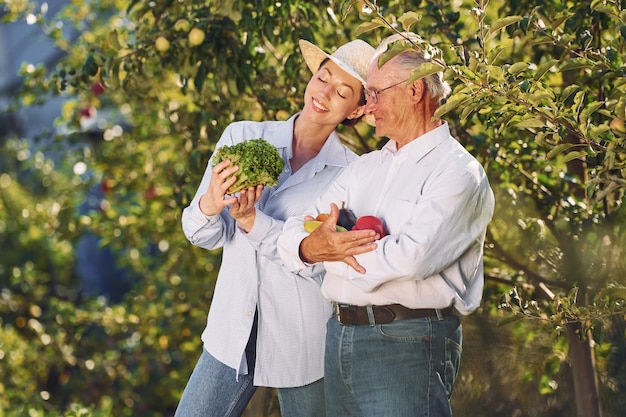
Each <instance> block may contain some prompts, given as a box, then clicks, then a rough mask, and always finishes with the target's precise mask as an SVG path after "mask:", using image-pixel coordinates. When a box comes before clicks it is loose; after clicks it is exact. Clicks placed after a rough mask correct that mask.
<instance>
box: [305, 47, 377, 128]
mask: <svg viewBox="0 0 626 417" xmlns="http://www.w3.org/2000/svg"><path fill="white" fill-rule="evenodd" d="M299 44H300V51H302V56H303V57H304V61H305V62H306V65H307V66H308V67H309V69H310V70H311V72H312V73H314V74H315V73H316V72H317V71H318V70H319V68H320V64H321V63H322V61H324V60H325V59H326V58H328V59H330V60H331V61H333V62H334V63H335V64H337V65H338V66H339V67H340V68H341V69H342V70H344V71H345V72H347V73H348V74H350V75H351V76H353V77H354V78H356V79H357V80H359V81H361V84H363V88H365V84H366V81H365V79H366V78H367V73H368V71H369V69H370V63H371V61H372V59H373V58H374V52H375V49H374V48H373V47H372V46H371V45H369V44H368V43H367V42H365V41H362V40H360V39H356V40H353V41H350V42H348V43H346V44H343V45H341V46H340V47H339V48H337V50H336V51H335V52H334V53H333V54H332V55H330V54H327V53H326V52H324V51H322V50H321V49H320V48H318V47H317V46H315V45H313V44H312V43H311V42H309V41H305V40H304V39H300V42H299ZM362 120H363V121H364V122H366V123H367V124H369V125H372V126H374V117H373V116H372V115H367V114H366V115H363V119H362Z"/></svg>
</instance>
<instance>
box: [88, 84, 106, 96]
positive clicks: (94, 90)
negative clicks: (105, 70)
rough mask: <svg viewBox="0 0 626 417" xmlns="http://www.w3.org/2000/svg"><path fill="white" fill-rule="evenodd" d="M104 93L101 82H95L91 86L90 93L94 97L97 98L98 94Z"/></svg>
mask: <svg viewBox="0 0 626 417" xmlns="http://www.w3.org/2000/svg"><path fill="white" fill-rule="evenodd" d="M104 91H105V87H104V85H102V83H101V82H95V83H93V84H91V92H92V93H93V94H94V95H96V96H99V95H100V94H102V93H104Z"/></svg>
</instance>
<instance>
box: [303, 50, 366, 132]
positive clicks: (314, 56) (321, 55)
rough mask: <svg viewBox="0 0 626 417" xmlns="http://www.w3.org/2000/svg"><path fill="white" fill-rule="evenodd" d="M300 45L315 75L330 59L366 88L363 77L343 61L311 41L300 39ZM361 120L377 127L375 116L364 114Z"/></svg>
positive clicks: (307, 63) (308, 65)
mask: <svg viewBox="0 0 626 417" xmlns="http://www.w3.org/2000/svg"><path fill="white" fill-rule="evenodd" d="M298 43H299V45H300V51H301V52H302V57H303V58H304V62H306V65H307V67H309V70H310V71H311V72H312V73H313V74H315V73H316V72H317V71H318V70H319V69H320V65H321V64H322V62H324V60H325V59H330V60H331V61H333V62H334V63H335V64H336V65H337V66H339V68H341V69H342V70H344V71H345V72H346V73H348V74H350V75H351V76H352V77H354V78H356V79H357V80H359V81H360V82H361V85H363V88H365V84H366V81H365V79H363V77H361V76H360V75H359V74H358V73H357V72H356V71H354V69H352V68H351V67H350V66H348V65H346V64H345V63H344V62H343V61H341V60H338V59H335V58H334V57H333V56H332V55H330V54H327V53H326V52H324V51H323V50H321V49H320V48H318V47H317V46H315V45H314V44H312V43H311V42H309V41H306V40H304V39H300V41H299V42H298ZM361 120H362V121H364V122H365V123H367V124H368V125H370V126H375V125H376V121H375V119H374V116H372V115H371V114H364V115H363V117H362V118H361Z"/></svg>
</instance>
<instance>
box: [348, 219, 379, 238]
mask: <svg viewBox="0 0 626 417" xmlns="http://www.w3.org/2000/svg"><path fill="white" fill-rule="evenodd" d="M351 230H373V231H375V232H376V233H378V234H379V235H380V237H383V236H387V232H385V225H384V224H383V221H382V220H381V219H379V218H378V217H376V216H361V217H359V218H358V219H356V223H354V226H353V227H352V229H351Z"/></svg>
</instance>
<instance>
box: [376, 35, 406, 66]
mask: <svg viewBox="0 0 626 417" xmlns="http://www.w3.org/2000/svg"><path fill="white" fill-rule="evenodd" d="M412 48H413V45H411V43H409V42H401V41H397V42H393V43H392V44H390V45H389V46H388V47H387V51H385V52H384V53H383V54H382V55H381V56H379V57H378V68H380V67H382V66H383V65H385V64H386V63H387V62H389V61H390V60H391V59H393V58H394V57H395V56H396V55H398V54H400V53H401V52H404V51H407V50H409V49H412Z"/></svg>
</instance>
